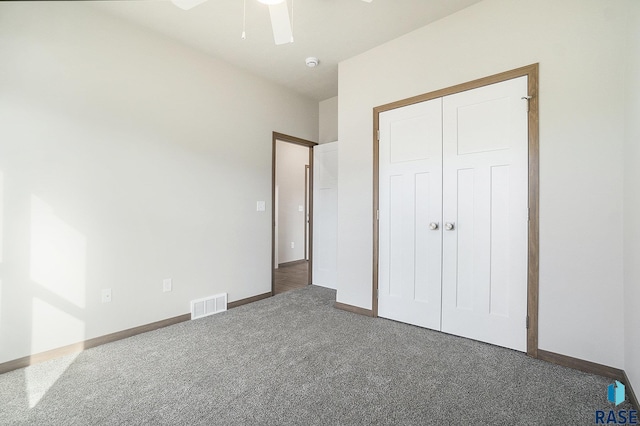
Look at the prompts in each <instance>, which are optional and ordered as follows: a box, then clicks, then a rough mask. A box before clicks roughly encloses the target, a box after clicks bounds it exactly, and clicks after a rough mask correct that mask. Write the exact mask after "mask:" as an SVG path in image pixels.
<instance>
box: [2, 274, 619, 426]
mask: <svg viewBox="0 0 640 426" xmlns="http://www.w3.org/2000/svg"><path fill="white" fill-rule="evenodd" d="M334 300H335V292H334V291H331V290H327V289H323V288H318V287H313V286H309V287H307V288H304V289H301V290H295V291H291V292H288V293H285V294H281V295H278V296H275V297H272V298H270V299H266V300H263V301H260V302H256V303H253V304H250V305H245V306H242V307H239V308H236V309H233V310H231V311H228V312H225V313H221V314H217V315H214V316H211V317H208V318H204V319H200V320H196V321H189V322H185V323H181V324H177V325H174V326H171V327H167V328H163V329H160V330H156V331H153V332H150V333H146V334H142V335H138V336H135V337H132V338H129V339H125V340H121V341H118V342H115V343H110V344H107V345H104V346H100V347H97V348H94V349H90V350H87V351H84V352H82V353H81V354H79V355H72V356H68V357H64V358H60V359H56V360H53V361H49V362H46V363H43V364H39V365H35V366H31V367H29V368H27V369H23V370H17V371H13V372H10V373H7V374H4V375H0V424H10V425H14V424H16V425H17V424H30V425H36V424H37V425H107V424H108V425H125V424H126V425H159V424H170V425H218V424H220V425H236V424H238V425H244V424H259V425H270V424H273V425H276V424H285V425H286V424H295V425H311V424H317V425H333V424H343V425H352V424H354V425H355V424H363V425H372V424H392V425H430V424H460V425H468V424H474V425H476V424H491V425H502V424H504V425H589V424H594V412H595V410H596V409H603V410H609V409H610V408H611V406H610V404H609V403H608V402H607V400H606V390H607V386H608V385H609V383H610V382H611V381H610V380H609V379H606V378H603V377H598V376H594V375H589V374H585V373H581V372H578V371H573V370H570V369H567V368H563V367H559V366H555V365H552V364H548V363H545V362H543V361H538V360H533V359H530V358H528V357H527V356H525V355H524V354H521V353H517V352H514V351H511V350H508V349H502V348H497V347H494V346H490V345H486V344H483V343H478V342H474V341H471V340H466V339H462V338H458V337H453V336H449V335H446V334H442V333H437V332H433V331H430V330H426V329H421V328H417V327H412V326H408V325H404V324H400V323H396V322H393V321H388V320H384V319H372V318H367V317H363V316H359V315H355V314H351V313H348V312H343V311H340V310H337V309H335V308H333V303H334ZM65 367H66V369H65ZM618 408H627V409H630V408H631V406H630V405H628V403H624V405H621V406H619V407H618Z"/></svg>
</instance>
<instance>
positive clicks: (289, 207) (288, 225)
mask: <svg viewBox="0 0 640 426" xmlns="http://www.w3.org/2000/svg"><path fill="white" fill-rule="evenodd" d="M315 145H317V144H316V143H315V142H311V141H308V140H305V139H300V138H297V137H294V136H289V135H285V134H282V133H277V132H273V136H272V191H271V193H272V200H271V206H272V218H273V220H272V234H271V265H272V274H271V293H272V294H273V295H276V294H280V293H284V292H286V291H289V290H294V289H297V288H301V287H304V286H307V285H309V284H311V279H312V262H313V250H312V246H313V219H312V218H313V197H312V196H311V194H312V193H313V147H314V146H315Z"/></svg>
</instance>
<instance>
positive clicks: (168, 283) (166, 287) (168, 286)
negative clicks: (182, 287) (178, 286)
mask: <svg viewBox="0 0 640 426" xmlns="http://www.w3.org/2000/svg"><path fill="white" fill-rule="evenodd" d="M172 289H173V281H172V280H171V278H165V279H164V280H162V291H163V292H167V291H171V290H172Z"/></svg>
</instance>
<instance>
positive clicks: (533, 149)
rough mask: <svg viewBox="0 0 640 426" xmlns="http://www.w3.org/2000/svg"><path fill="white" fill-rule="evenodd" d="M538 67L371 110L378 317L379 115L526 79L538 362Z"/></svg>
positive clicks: (532, 340) (530, 273)
mask: <svg viewBox="0 0 640 426" xmlns="http://www.w3.org/2000/svg"><path fill="white" fill-rule="evenodd" d="M538 69H539V64H537V63H536V64H532V65H527V66H524V67H521V68H516V69H514V70H510V71H506V72H502V73H499V74H494V75H491V76H488V77H484V78H480V79H477V80H473V81H470V82H467V83H462V84H458V85H455V86H451V87H447V88H445V89H440V90H436V91H434V92H429V93H425V94H422V95H418V96H413V97H411V98H407V99H403V100H400V101H396V102H391V103H388V104H385V105H380V106H377V107H375V108H373V132H372V133H373V283H372V292H371V293H372V303H371V306H372V312H373V316H374V317H377V316H378V297H377V293H378V262H379V244H380V240H379V237H380V235H379V227H378V209H379V208H380V198H379V183H380V182H379V180H380V170H379V162H380V152H379V142H378V131H379V128H380V127H379V123H380V114H381V113H383V112H385V111H390V110H393V109H396V108H401V107H405V106H409V105H413V104H416V103H420V102H425V101H429V100H431V99H436V98H441V97H444V96H448V95H453V94H455V93H460V92H464V91H467V90H472V89H477V88H479V87H483V86H488V85H490V84H494V83H500V82H502V81H506V80H511V79H514V78H518V77H523V76H527V77H528V91H529V93H528V96H531V99H530V100H529V115H528V125H529V140H528V144H529V229H528V240H529V242H528V245H529V246H528V267H527V318H528V325H529V326H528V328H527V355H529V356H531V357H533V358H538V295H539V287H538V270H539V250H540V245H539V238H540V237H539V229H540V228H539V215H540V210H539V198H540V187H539V165H540V140H539V137H540V132H539V112H538V108H539V101H538V97H539V93H538V91H539V89H538V88H539V83H538V79H539V71H538Z"/></svg>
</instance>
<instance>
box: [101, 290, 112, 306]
mask: <svg viewBox="0 0 640 426" xmlns="http://www.w3.org/2000/svg"><path fill="white" fill-rule="evenodd" d="M101 295H102V297H101V300H102V303H109V302H111V289H110V288H103V289H102V293H101Z"/></svg>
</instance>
